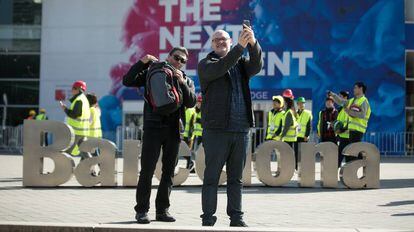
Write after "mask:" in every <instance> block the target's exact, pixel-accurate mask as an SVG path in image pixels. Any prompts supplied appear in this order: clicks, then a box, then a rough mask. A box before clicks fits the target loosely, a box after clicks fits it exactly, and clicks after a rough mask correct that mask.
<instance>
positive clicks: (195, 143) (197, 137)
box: [185, 136, 203, 167]
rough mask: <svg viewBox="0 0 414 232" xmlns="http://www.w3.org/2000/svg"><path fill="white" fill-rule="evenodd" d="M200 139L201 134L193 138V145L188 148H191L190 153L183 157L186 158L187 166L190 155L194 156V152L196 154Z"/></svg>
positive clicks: (189, 161)
mask: <svg viewBox="0 0 414 232" xmlns="http://www.w3.org/2000/svg"><path fill="white" fill-rule="evenodd" d="M202 141H203V140H202V137H201V136H196V137H195V138H194V142H193V147H190V149H191V155H190V156H187V157H185V159H186V160H187V167H188V165H189V164H190V163H191V160H192V157H193V156H194V157H195V154H196V152H197V150H198V148H199V147H200V144H201V142H202Z"/></svg>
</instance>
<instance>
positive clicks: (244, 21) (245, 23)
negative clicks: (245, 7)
mask: <svg viewBox="0 0 414 232" xmlns="http://www.w3.org/2000/svg"><path fill="white" fill-rule="evenodd" d="M243 25H246V26H248V27H252V25H251V24H250V20H247V19H245V20H243ZM243 27H244V26H243Z"/></svg>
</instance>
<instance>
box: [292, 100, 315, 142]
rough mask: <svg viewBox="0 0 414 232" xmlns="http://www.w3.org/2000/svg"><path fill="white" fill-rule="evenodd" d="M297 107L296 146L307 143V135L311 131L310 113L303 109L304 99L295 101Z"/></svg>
mask: <svg viewBox="0 0 414 232" xmlns="http://www.w3.org/2000/svg"><path fill="white" fill-rule="evenodd" d="M296 103H297V105H298V111H297V112H296V113H297V121H298V144H299V143H301V142H308V141H309V135H310V132H311V130H312V119H313V117H312V112H311V111H309V110H306V109H305V103H306V99H305V98H304V97H299V98H298V99H297V101H296Z"/></svg>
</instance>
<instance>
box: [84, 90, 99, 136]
mask: <svg viewBox="0 0 414 232" xmlns="http://www.w3.org/2000/svg"><path fill="white" fill-rule="evenodd" d="M86 98H87V99H88V102H89V106H90V112H91V117H90V120H89V137H92V138H102V128H101V110H100V109H99V106H98V98H97V97H96V95H95V94H94V93H88V94H86Z"/></svg>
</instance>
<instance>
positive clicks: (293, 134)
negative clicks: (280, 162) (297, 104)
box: [282, 110, 298, 142]
mask: <svg viewBox="0 0 414 232" xmlns="http://www.w3.org/2000/svg"><path fill="white" fill-rule="evenodd" d="M288 114H291V115H292V120H293V124H292V125H291V126H289V130H288V131H287V133H286V135H285V136H284V137H283V138H282V141H283V142H296V141H298V133H297V130H296V129H297V127H298V122H297V121H296V118H295V116H293V113H292V110H286V112H285V114H283V121H282V129H283V128H285V126H286V117H287V115H288Z"/></svg>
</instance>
